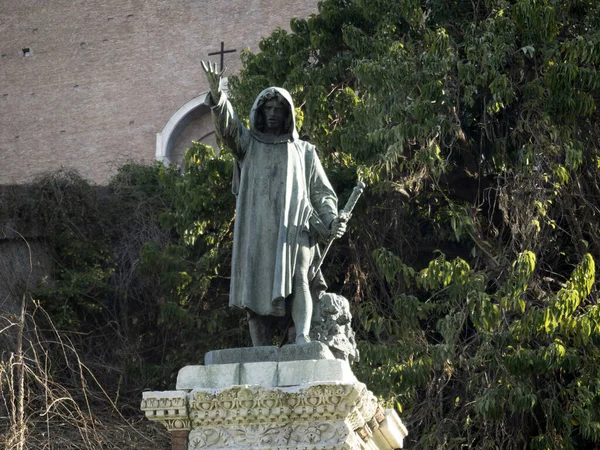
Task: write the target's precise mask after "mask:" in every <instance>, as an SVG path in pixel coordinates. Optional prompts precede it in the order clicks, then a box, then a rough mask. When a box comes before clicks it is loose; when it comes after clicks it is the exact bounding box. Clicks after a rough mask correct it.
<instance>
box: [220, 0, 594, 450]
mask: <svg viewBox="0 0 600 450" xmlns="http://www.w3.org/2000/svg"><path fill="white" fill-rule="evenodd" d="M291 26H292V32H291V33H288V32H286V31H284V30H276V31H275V32H274V33H273V34H272V35H271V36H269V37H267V38H265V39H264V40H263V41H262V42H261V45H260V52H259V53H257V54H252V53H249V52H246V53H245V54H244V55H243V60H244V69H243V71H242V73H241V76H240V78H239V79H238V78H235V77H232V79H231V80H230V86H231V89H232V97H233V100H234V102H235V103H236V105H237V109H238V111H240V112H242V111H249V109H250V105H251V103H252V101H253V99H254V97H255V96H256V95H257V94H258V92H260V91H261V90H262V89H263V88H264V87H266V86H269V85H278V86H283V87H285V88H287V89H288V90H289V91H290V92H291V94H292V96H293V97H294V102H295V104H296V105H300V106H299V108H298V118H299V125H301V134H302V135H303V136H304V137H305V138H307V139H309V140H311V141H312V142H313V143H315V144H316V145H317V147H318V149H319V151H320V154H321V157H322V160H323V161H324V163H325V165H326V166H327V170H328V173H329V174H330V177H331V178H332V181H333V183H334V185H335V186H336V189H337V191H338V192H342V195H341V197H344V194H347V192H348V189H349V188H351V187H352V185H353V184H354V183H355V181H356V178H357V176H358V177H360V178H362V179H364V180H365V181H367V183H368V184H369V189H368V192H367V193H366V195H365V196H366V201H364V202H362V204H361V205H359V208H358V210H357V211H356V213H355V217H354V218H353V219H352V222H351V231H350V233H349V236H348V237H346V238H345V240H343V241H342V243H340V244H339V245H338V246H337V251H336V253H335V254H334V255H333V258H330V261H329V268H328V269H327V270H328V271H329V279H330V280H331V279H333V280H334V282H335V283H336V285H337V286H338V287H341V288H342V290H343V291H344V293H345V294H346V295H348V296H349V297H351V298H352V299H353V307H354V312H355V317H356V321H355V325H356V326H357V328H359V331H360V335H361V336H362V341H361V343H360V345H361V351H362V357H363V359H362V362H361V363H360V364H359V365H358V367H357V368H356V371H357V373H358V374H359V375H360V377H361V378H362V379H363V380H364V381H366V382H368V384H369V387H370V388H372V389H374V390H375V391H376V392H377V393H378V394H379V395H381V396H382V397H383V398H385V399H386V400H387V401H389V402H390V404H394V405H396V407H397V408H398V409H399V410H401V411H402V413H403V416H404V418H405V420H406V422H407V423H408V426H409V429H410V431H411V436H409V437H410V440H409V447H410V448H431V449H433V448H435V449H462V448H481V449H497V448H498V449H499V448H502V449H517V448H518V449H522V448H531V449H569V448H571V449H573V448H578V449H579V448H597V446H598V445H599V442H600V409H599V408H600V397H599V394H600V354H599V352H598V344H599V343H600V316H599V314H600V310H599V309H598V305H597V295H598V290H597V285H596V282H595V274H596V269H595V264H594V261H595V260H598V258H600V247H599V245H600V239H599V237H600V236H599V233H600V229H599V228H598V220H597V215H598V213H600V209H599V206H600V201H599V194H600V191H599V188H598V180H599V178H600V168H599V167H600V159H599V157H600V153H599V150H598V148H599V144H600V131H599V130H600V126H599V124H600V121H599V120H598V119H599V116H598V111H597V103H598V101H599V95H600V73H599V71H598V69H599V68H600V46H599V44H600V3H598V2H595V1H590V0H576V1H569V2H563V1H557V0H537V1H533V0H511V1H508V0H475V1H473V2H466V1H459V2H447V1H442V0H428V1H418V0H394V1H387V0H385V1H384V0H325V1H322V2H321V3H320V4H319V13H318V14H316V15H314V16H312V17H311V18H309V19H307V20H294V21H292V24H291ZM352 228H353V229H352ZM336 280H337V281H336ZM342 283H343V284H342Z"/></svg>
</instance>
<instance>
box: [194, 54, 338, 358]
mask: <svg viewBox="0 0 600 450" xmlns="http://www.w3.org/2000/svg"><path fill="white" fill-rule="evenodd" d="M202 67H203V69H204V72H205V74H206V77H207V79H208V82H209V85H210V95H209V96H208V98H207V104H208V105H209V106H210V107H211V110H212V115H213V120H214V124H215V128H216V132H217V135H218V137H219V138H220V139H221V142H222V143H223V144H224V145H225V146H226V147H227V149H229V150H230V151H231V152H232V153H233V155H234V156H235V158H236V159H237V163H236V170H235V172H236V174H235V175H234V182H233V192H234V194H235V195H236V197H237V203H236V218H235V226H234V237H233V260H232V268H231V291H230V300H229V303H230V305H231V306H236V307H239V308H244V309H246V310H247V311H248V314H249V324H250V334H251V336H252V343H253V345H254V346H260V345H271V336H270V333H271V331H272V330H271V326H270V323H271V322H272V318H273V317H274V316H275V317H277V316H279V317H281V316H284V315H285V312H286V307H285V301H286V298H288V297H289V298H291V301H292V307H291V313H292V320H293V322H294V325H295V329H296V337H295V342H296V344H302V343H306V342H310V338H309V332H310V323H311V317H312V312H313V298H312V296H311V291H312V292H313V295H314V292H315V291H319V290H320V291H321V292H322V291H324V290H325V285H324V281H323V279H322V276H320V272H319V271H318V267H314V265H315V263H316V262H317V260H318V259H319V258H318V256H319V250H318V247H317V244H316V239H317V233H318V234H320V235H321V236H323V237H325V238H330V237H331V238H333V237H340V236H341V235H342V234H343V233H344V232H345V230H346V221H347V220H348V216H346V215H344V214H338V207H337V196H336V194H335V192H334V191H333V188H332V187H331V184H330V183H329V180H328V179H327V176H326V175H325V172H324V170H323V167H322V166H321V162H320V161H319V158H318V156H317V153H316V151H315V147H314V146H313V145H312V144H310V143H308V142H306V141H303V140H301V139H299V138H298V133H297V131H296V125H295V113H294V107H293V102H292V98H291V96H290V94H289V93H288V92H287V91H286V90H285V89H282V88H277V87H270V88H268V89H265V90H264V91H262V92H261V93H260V94H259V95H258V97H257V98H256V100H255V102H254V105H253V106H252V109H251V111H250V129H247V128H246V127H244V126H243V125H242V123H241V122H240V120H239V119H238V117H237V115H236V113H235V111H234V110H233V108H232V106H231V104H230V102H229V101H228V100H227V96H226V95H225V93H224V92H223V91H222V90H221V77H222V72H219V71H218V70H217V67H216V64H213V63H210V62H209V63H205V62H202ZM311 266H312V269H311ZM309 273H311V275H310V277H309ZM309 278H310V279H309Z"/></svg>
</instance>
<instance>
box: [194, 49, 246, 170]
mask: <svg viewBox="0 0 600 450" xmlns="http://www.w3.org/2000/svg"><path fill="white" fill-rule="evenodd" d="M202 69H203V70H204V74H205V75H206V80H207V81H208V85H209V89H210V94H209V95H208V96H207V99H206V101H205V104H206V105H208V106H209V107H210V109H211V111H212V116H213V122H214V125H215V132H216V133H217V136H218V137H219V139H220V140H221V142H222V143H223V144H225V146H226V147H227V148H228V149H229V150H230V151H231V153H233V155H234V156H235V157H236V158H237V159H238V160H241V159H242V158H243V157H244V153H245V150H246V146H247V145H246V144H247V142H248V138H249V134H250V132H249V131H248V129H247V128H245V127H244V126H243V125H242V123H241V122H240V120H239V118H238V116H237V114H236V113H235V111H234V109H233V106H231V103H230V102H229V100H228V99H227V95H226V94H225V93H224V92H223V90H222V89H221V79H222V78H223V72H224V70H222V71H219V70H218V69H217V64H216V63H213V62H211V61H202Z"/></svg>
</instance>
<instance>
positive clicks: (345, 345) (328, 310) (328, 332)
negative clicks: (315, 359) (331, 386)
mask: <svg viewBox="0 0 600 450" xmlns="http://www.w3.org/2000/svg"><path fill="white" fill-rule="evenodd" d="M351 321H352V314H351V313H350V303H349V302H348V299H346V298H345V297H343V296H341V295H338V294H334V293H331V292H326V293H325V294H323V295H322V296H321V298H319V300H318V301H317V302H315V312H314V314H313V318H312V323H311V326H310V338H311V339H312V340H313V341H319V342H322V343H323V344H325V345H327V347H328V348H329V349H330V350H331V352H332V354H333V355H334V356H335V357H336V358H339V359H345V360H346V361H349V362H350V363H352V362H354V361H358V359H359V355H358V349H357V348H356V339H355V337H354V331H353V330H352V327H351Z"/></svg>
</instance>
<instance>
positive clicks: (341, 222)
mask: <svg viewBox="0 0 600 450" xmlns="http://www.w3.org/2000/svg"><path fill="white" fill-rule="evenodd" d="M349 219H350V216H349V215H347V214H345V213H343V212H342V213H340V214H339V215H338V216H337V217H336V218H335V219H333V223H332V224H331V236H332V237H334V238H335V239H339V238H341V237H342V235H343V234H344V233H345V232H346V228H347V226H348V225H347V224H348V220H349Z"/></svg>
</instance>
